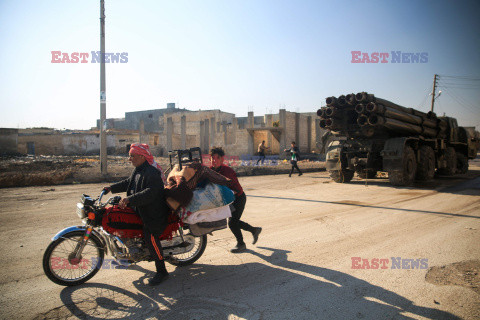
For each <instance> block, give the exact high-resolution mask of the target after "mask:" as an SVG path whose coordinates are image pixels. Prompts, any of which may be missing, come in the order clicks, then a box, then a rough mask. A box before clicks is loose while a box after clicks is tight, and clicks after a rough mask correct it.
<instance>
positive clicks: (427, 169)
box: [417, 146, 435, 181]
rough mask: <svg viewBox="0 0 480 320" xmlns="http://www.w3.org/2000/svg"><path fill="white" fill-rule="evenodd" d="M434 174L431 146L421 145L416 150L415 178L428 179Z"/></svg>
mask: <svg viewBox="0 0 480 320" xmlns="http://www.w3.org/2000/svg"><path fill="white" fill-rule="evenodd" d="M434 175H435V152H433V149H432V147H429V146H421V147H420V150H419V152H418V161H417V180H422V181H429V180H432V179H433V176H434Z"/></svg>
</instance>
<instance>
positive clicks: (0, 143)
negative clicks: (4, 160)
mask: <svg viewBox="0 0 480 320" xmlns="http://www.w3.org/2000/svg"><path fill="white" fill-rule="evenodd" d="M17 143H18V129H7V128H0V154H1V155H15V154H17V153H18V150H17Z"/></svg>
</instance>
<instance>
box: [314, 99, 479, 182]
mask: <svg viewBox="0 0 480 320" xmlns="http://www.w3.org/2000/svg"><path fill="white" fill-rule="evenodd" d="M326 103H327V106H326V107H323V108H320V109H318V111H317V115H318V116H319V117H320V122H319V124H320V127H321V128H323V129H327V130H328V131H329V132H331V134H332V135H333V136H334V139H333V141H332V142H331V143H330V144H329V145H328V147H327V151H326V168H327V170H328V171H329V173H330V176H331V178H332V179H333V180H334V181H335V182H339V183H345V182H349V181H350V180H352V178H353V176H354V174H355V173H357V175H358V176H359V177H360V178H370V179H371V178H374V177H376V175H377V173H378V172H387V173H388V178H389V180H390V183H391V184H392V185H396V186H406V185H411V184H412V183H413V182H414V181H415V180H420V181H427V180H431V179H433V178H434V177H435V175H436V174H440V175H453V174H456V173H466V172H467V171H468V159H474V158H475V157H476V156H477V149H478V141H477V139H476V138H475V137H474V136H473V135H472V133H471V131H470V130H466V129H465V128H463V127H459V126H458V124H457V120H456V119H454V118H451V117H437V116H436V114H435V113H433V112H428V113H424V112H421V111H418V110H415V109H412V108H406V107H403V106H400V105H398V104H395V103H393V102H390V101H388V100H385V99H381V98H377V97H375V96H374V95H373V94H369V93H367V92H360V93H357V94H353V93H352V94H347V95H341V96H339V97H338V98H336V97H329V98H327V99H326Z"/></svg>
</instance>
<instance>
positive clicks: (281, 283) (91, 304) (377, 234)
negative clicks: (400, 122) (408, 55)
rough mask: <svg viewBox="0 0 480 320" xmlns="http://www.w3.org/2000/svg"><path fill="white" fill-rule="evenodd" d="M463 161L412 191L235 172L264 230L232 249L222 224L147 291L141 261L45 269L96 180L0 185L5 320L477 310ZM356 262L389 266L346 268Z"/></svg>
mask: <svg viewBox="0 0 480 320" xmlns="http://www.w3.org/2000/svg"><path fill="white" fill-rule="evenodd" d="M471 169H472V170H471V171H470V172H469V173H468V174H467V175H463V176H457V177H455V178H441V179H437V180H435V182H434V183H429V184H423V185H417V186H415V187H409V188H394V187H391V186H390V185H389V184H388V182H387V181H386V180H370V181H368V182H367V183H365V181H364V180H357V179H356V178H355V179H354V180H353V181H352V183H349V184H336V183H334V182H331V180H330V179H329V178H328V175H327V173H326V172H315V173H307V174H304V175H303V176H301V177H298V176H294V177H292V178H288V176H287V175H270V176H260V177H242V178H240V182H241V183H242V185H243V186H244V189H245V191H246V193H247V196H248V201H247V205H246V210H245V212H244V215H243V220H245V221H247V222H249V223H250V224H252V225H254V226H262V227H263V232H262V234H261V235H260V240H259V242H258V243H257V244H256V245H255V246H253V245H248V248H249V250H248V251H247V252H245V253H242V254H231V253H230V252H229V249H230V248H231V247H232V246H233V245H234V244H235V241H234V238H233V235H232V234H231V233H230V231H229V230H228V229H227V230H221V231H217V232H215V233H214V234H213V236H209V237H208V238H209V240H208V241H209V242H208V246H207V249H206V251H205V253H204V255H203V256H202V257H201V258H200V260H199V261H197V263H195V264H194V265H192V266H189V267H184V268H175V267H174V266H171V265H168V266H167V268H168V270H169V271H170V272H171V277H170V279H168V280H167V281H166V282H165V283H163V284H161V285H160V286H158V287H153V288H152V287H149V286H147V285H146V284H145V283H146V279H147V278H148V277H150V276H152V275H153V270H154V265H153V263H147V262H145V263H140V264H138V265H134V266H131V267H129V269H128V270H112V269H103V270H100V272H99V273H98V274H97V275H96V276H95V277H94V278H93V279H91V280H90V281H89V282H87V283H86V284H84V285H81V286H78V287H73V288H65V287H61V286H58V285H56V284H54V283H52V282H51V281H50V280H48V279H47V277H46V276H45V275H44V274H43V270H42V266H41V259H42V255H43V252H44V250H45V248H46V247H47V245H48V244H49V242H50V239H51V237H52V236H53V235H54V234H55V233H56V232H57V231H59V230H61V229H62V228H64V227H68V226H71V225H76V224H78V223H79V220H78V218H77V216H76V214H75V204H76V202H78V200H79V197H80V195H81V194H82V193H87V194H91V195H95V194H97V193H98V192H99V191H100V189H101V187H102V186H103V184H85V185H61V186H58V185H57V186H43V187H24V188H7V189H2V190H1V194H0V204H1V206H0V231H1V232H0V252H1V255H0V270H1V272H0V292H2V294H1V296H0V318H2V319H31V318H36V319H70V318H72V319H76V318H82V319H84V318H85V319H123V318H129V319H239V318H243V319H411V318H413V319H459V318H461V319H480V294H479V277H480V276H479V267H480V246H479V240H480V233H479V230H480V197H479V195H480V163H479V162H478V160H477V162H471ZM245 239H246V242H247V243H250V241H251V235H250V234H245ZM357 258H359V259H368V262H369V265H370V264H372V262H373V261H374V260H373V259H387V261H388V263H387V268H386V269H372V268H371V269H357V268H352V263H353V262H352V261H356V260H355V259H357ZM392 259H400V261H401V263H402V267H401V268H400V269H399V268H395V269H392V267H393V262H392ZM408 259H423V260H422V261H423V263H424V267H425V268H422V269H421V268H414V269H412V268H411V265H410V264H409V262H408ZM360 261H361V262H360V263H359V265H360V266H365V267H366V262H365V261H364V260H360ZM395 261H397V260H395ZM404 261H407V263H406V264H405V265H404V264H403V263H405V262H404ZM425 263H426V265H425ZM372 265H373V264H372Z"/></svg>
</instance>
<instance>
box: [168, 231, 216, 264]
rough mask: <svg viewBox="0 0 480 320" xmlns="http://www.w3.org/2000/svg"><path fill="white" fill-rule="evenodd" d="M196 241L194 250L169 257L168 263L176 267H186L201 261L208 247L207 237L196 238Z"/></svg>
mask: <svg viewBox="0 0 480 320" xmlns="http://www.w3.org/2000/svg"><path fill="white" fill-rule="evenodd" d="M194 239H195V244H194V246H193V248H192V250H190V251H188V252H185V253H182V254H177V255H174V256H171V257H168V258H167V259H166V261H167V262H169V263H170V264H173V265H174V266H178V267H184V266H188V265H191V264H192V263H194V262H195V261H197V260H198V259H200V257H201V256H202V254H203V252H204V251H205V248H206V247H207V235H206V234H204V235H203V236H200V237H194Z"/></svg>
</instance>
